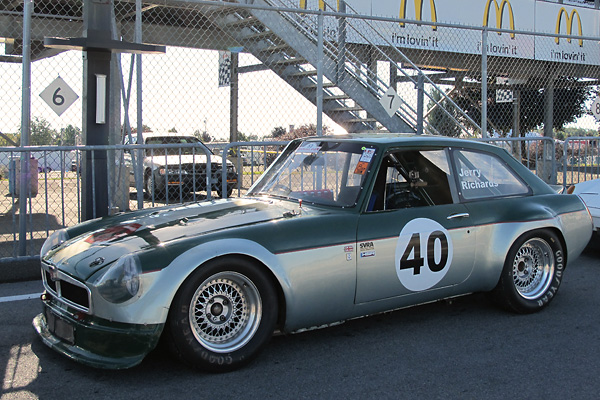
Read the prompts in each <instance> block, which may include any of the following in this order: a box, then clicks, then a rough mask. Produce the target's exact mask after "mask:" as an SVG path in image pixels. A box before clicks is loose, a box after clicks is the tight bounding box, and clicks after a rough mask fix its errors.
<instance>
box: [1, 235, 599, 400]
mask: <svg viewBox="0 0 600 400" xmlns="http://www.w3.org/2000/svg"><path fill="white" fill-rule="evenodd" d="M595 240H596V242H595V243H592V245H591V246H588V248H587V249H586V251H585V252H584V254H583V255H582V257H580V258H579V259H578V260H577V261H576V262H575V263H573V264H571V265H569V268H568V269H567V270H566V273H565V278H564V280H563V284H562V286H561V288H560V290H559V293H558V295H557V296H556V298H555V299H554V301H553V302H552V304H551V305H550V306H549V307H548V308H547V309H545V310H544V311H542V312H539V313H536V314H532V315H516V314H511V313H508V312H505V311H503V310H500V309H497V308H496V307H494V306H493V305H491V304H490V303H489V302H488V301H487V299H486V297H485V296H484V295H483V294H474V295H470V296H465V297H461V298H457V299H454V300H452V301H442V302H437V303H433V304H428V305H425V306H419V307H413V308H410V309H405V310H399V311H395V312H390V313H386V314H381V315H377V316H372V317H368V318H362V319H358V320H353V321H349V322H346V323H345V324H342V325H339V326H335V327H331V328H327V329H321V330H317V331H311V332H305V333H300V334H295V335H288V336H276V337H273V339H272V340H271V341H270V343H269V344H268V345H267V347H266V348H265V350H264V351H263V353H262V354H261V355H260V356H259V357H258V359H256V360H255V361H254V362H252V363H251V364H250V365H249V366H247V367H245V368H243V369H241V370H239V371H235V372H232V373H227V374H205V373H200V372H197V371H194V370H192V369H189V368H187V367H185V366H182V365H180V364H179V363H178V362H176V361H175V360H173V359H172V358H171V357H170V355H169V354H168V353H167V352H166V351H165V350H162V349H159V350H157V351H155V352H153V353H151V354H150V355H149V356H148V357H147V358H146V359H145V360H144V361H143V362H142V364H141V365H139V366H138V367H135V368H132V369H129V370H124V371H106V370H98V369H93V368H88V367H85V366H82V365H80V364H77V363H75V362H73V361H71V360H69V359H67V358H65V357H64V356H61V355H59V354H57V353H55V352H54V351H52V350H50V349H49V348H47V347H46V346H44V345H43V344H42V343H41V342H40V341H39V340H38V338H37V337H36V335H35V333H34V331H33V328H32V327H31V320H32V319H33V317H34V316H35V315H36V314H37V313H38V312H39V311H40V301H39V299H38V295H39V293H40V292H41V290H42V287H41V283H40V282H39V281H29V282H20V283H5V284H0V337H1V340H0V366H1V367H3V369H4V374H3V376H4V381H3V386H2V390H1V391H0V398H1V399H2V400H4V399H30V398H32V399H35V398H39V399H65V398H67V399H68V398H73V399H75V398H76V399H83V398H93V399H112V400H117V399H130V398H134V397H135V398H140V399H163V398H192V399H374V398H376V399H428V400H429V399H511V398H518V399H597V398H598V393H600V379H598V375H599V373H600V346H599V344H598V343H599V342H600V317H599V310H600V291H599V290H598V288H599V287H600V241H598V237H595Z"/></svg>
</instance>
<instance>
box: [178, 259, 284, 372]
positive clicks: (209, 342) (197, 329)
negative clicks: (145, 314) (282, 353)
mask: <svg viewBox="0 0 600 400" xmlns="http://www.w3.org/2000/svg"><path fill="white" fill-rule="evenodd" d="M277 313H278V307H277V295H276V292H275V290H274V288H273V283H272V282H271V280H270V279H269V278H268V277H267V276H266V275H265V274H264V273H262V272H261V271H260V269H259V268H258V267H257V266H256V265H255V264H253V263H252V262H250V261H248V260H246V259H243V258H237V257H225V258H220V259H216V260H213V261H210V262H209V263H207V264H206V265H204V266H201V267H200V268H198V269H197V270H196V271H195V272H194V273H192V275H191V276H190V277H189V278H188V279H187V280H186V281H185V282H184V284H183V285H182V286H181V288H180V289H179V291H178V292H177V294H176V295H175V298H174V300H173V304H172V307H171V310H170V312H169V319H168V322H167V324H168V326H167V328H168V332H167V334H168V335H169V338H168V339H170V340H169V345H170V347H171V350H172V351H173V352H174V353H175V355H176V356H177V357H179V359H181V360H182V361H183V362H185V363H186V364H188V365H190V366H193V367H196V368H198V369H201V370H204V371H207V372H225V371H231V370H234V369H236V368H239V367H241V366H243V365H245V364H247V363H248V362H250V361H251V360H252V359H253V358H254V357H255V356H256V355H257V354H258V352H259V351H260V350H261V348H262V347H263V346H264V345H265V344H266V343H267V342H268V341H269V339H270V337H271V336H272V334H273V331H274V329H275V324H276V321H277Z"/></svg>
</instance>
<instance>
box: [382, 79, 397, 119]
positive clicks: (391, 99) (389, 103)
mask: <svg viewBox="0 0 600 400" xmlns="http://www.w3.org/2000/svg"><path fill="white" fill-rule="evenodd" d="M379 103H380V104H381V105H382V106H383V108H384V109H385V111H386V112H387V113H388V115H389V116H390V117H392V116H393V115H394V114H396V111H398V109H399V108H400V105H401V104H402V99H401V98H400V96H398V93H396V91H395V90H394V88H393V87H391V86H390V87H389V88H388V90H387V91H386V92H385V94H384V95H383V97H382V98H381V100H379Z"/></svg>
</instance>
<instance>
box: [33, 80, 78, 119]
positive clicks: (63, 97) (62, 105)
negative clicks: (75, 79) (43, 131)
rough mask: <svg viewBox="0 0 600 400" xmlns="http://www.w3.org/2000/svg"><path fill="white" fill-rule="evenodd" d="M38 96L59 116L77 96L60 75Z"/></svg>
mask: <svg viewBox="0 0 600 400" xmlns="http://www.w3.org/2000/svg"><path fill="white" fill-rule="evenodd" d="M40 97H41V98H42V100H44V101H45V102H46V104H48V105H49V106H50V108H51V109H52V110H53V111H54V112H55V113H56V114H57V115H58V116H59V117H60V116H61V115H62V113H64V112H65V111H66V110H67V108H69V107H70V106H71V104H73V103H74V102H75V100H77V99H78V98H79V96H78V95H77V93H75V92H74V91H73V89H71V88H70V87H69V85H67V82H65V81H64V79H63V78H61V77H60V76H59V77H58V78H56V79H55V80H54V81H52V83H50V85H48V87H47V88H46V89H44V90H43V91H42V93H40Z"/></svg>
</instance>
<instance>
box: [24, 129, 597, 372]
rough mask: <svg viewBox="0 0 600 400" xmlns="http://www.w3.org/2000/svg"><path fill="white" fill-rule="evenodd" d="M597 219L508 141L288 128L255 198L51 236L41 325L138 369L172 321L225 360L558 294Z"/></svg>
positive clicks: (185, 336) (521, 307) (238, 361)
mask: <svg viewBox="0 0 600 400" xmlns="http://www.w3.org/2000/svg"><path fill="white" fill-rule="evenodd" d="M591 233H592V221H591V218H590V214H589V212H588V210H587V209H586V207H585V205H584V204H583V203H582V201H581V200H580V198H579V197H577V196H575V195H567V194H557V193H556V192H555V191H554V190H553V189H552V188H550V187H549V186H548V185H546V184H545V183H544V182H543V181H541V180H540V179H538V178H537V177H536V176H535V175H534V174H532V173H531V172H530V171H529V170H528V169H527V168H526V167H524V166H523V165H521V164H520V163H519V162H518V161H517V160H515V159H514V158H513V157H512V156H511V155H510V154H509V153H507V152H506V151H505V150H503V149H501V148H498V147H493V146H490V145H486V144H484V143H479V142H474V141H466V140H458V139H449V138H443V137H426V136H408V135H406V136H405V135H376V136H375V135H371V136H369V135H366V136H365V135H363V136H358V135H349V136H328V137H318V138H309V139H306V140H296V141H292V142H291V143H290V144H289V145H288V146H287V148H286V149H285V151H284V152H283V153H282V154H281V156H280V157H279V158H278V159H277V160H276V161H275V162H274V163H273V164H272V166H271V167H270V168H269V169H268V170H267V172H266V173H265V174H264V175H263V176H262V177H261V179H260V180H258V181H257V182H256V183H255V184H254V185H253V187H252V188H250V190H249V191H248V193H247V195H246V196H245V197H243V198H236V199H220V200H214V201H204V202H198V203H189V204H184V205H177V206H167V207H161V208H151V209H143V210H139V211H135V212H128V213H122V214H119V215H115V216H111V217H105V218H101V219H96V220H92V221H88V222H84V223H82V224H79V225H76V226H73V227H70V228H67V229H63V230H59V231H56V232H55V233H54V234H52V235H51V236H50V237H49V238H48V239H47V241H46V242H45V244H44V246H43V248H42V252H41V261H42V277H43V284H44V287H45V292H44V294H43V296H42V303H43V312H42V313H41V314H39V315H38V316H37V317H36V318H35V319H34V321H33V325H34V327H35V329H36V330H37V332H38V334H39V336H40V337H41V339H42V341H43V342H44V343H45V344H47V345H48V346H50V347H51V348H53V349H55V350H57V351H58V352H60V353H63V354H65V355H67V356H68V357H70V358H72V359H74V360H76V361H79V362H81V363H84V364H87V365H91V366H94V367H101V368H113V369H117V368H128V367H132V366H134V365H136V364H138V363H140V362H141V361H142V359H143V358H144V357H145V356H146V355H147V354H148V353H149V352H150V351H151V350H152V349H153V348H154V347H155V346H156V345H157V343H158V341H159V338H161V336H162V337H163V338H164V339H166V342H167V343H168V344H169V346H170V347H171V349H172V350H173V352H174V353H175V354H176V355H177V356H178V357H179V358H180V359H181V360H183V361H184V362H186V363H187V364H190V365H192V366H195V367H198V368H200V369H203V370H208V371H227V370H232V369H235V368H238V367H240V366H242V365H244V364H246V363H248V362H249V361H250V360H252V359H253V358H254V357H255V356H256V355H257V354H258V353H259V351H260V349H261V348H262V347H263V346H264V345H265V344H266V343H267V342H268V340H269V338H270V337H271V336H272V334H273V333H274V332H275V331H280V332H283V333H289V332H297V331H302V330H306V329H310V328H316V327H324V326H327V325H330V324H333V323H337V322H340V321H344V320H347V319H351V318H356V317H360V316H365V315H369V314H374V313H380V312H384V311H388V310H393V309H398V308H402V307H407V306H413V305H417V304H422V303H427V302H431V301H435V300H439V299H444V298H449V297H454V296H458V295H464V294H468V293H473V292H489V295H490V298H491V299H492V300H493V301H494V302H496V303H498V304H500V305H502V306H504V307H505V308H507V309H509V310H512V311H514V312H518V313H530V312H534V311H538V310H540V309H542V308H544V307H545V306H547V305H548V304H549V303H550V302H551V301H552V299H553V298H554V297H555V296H556V294H557V290H558V288H559V286H560V284H561V280H562V277H563V274H564V272H565V268H566V266H567V262H569V263H570V262H572V261H573V260H575V259H576V258H577V256H579V254H580V253H581V252H582V250H583V249H584V248H585V246H586V244H587V243H588V241H589V239H590V236H591Z"/></svg>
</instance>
